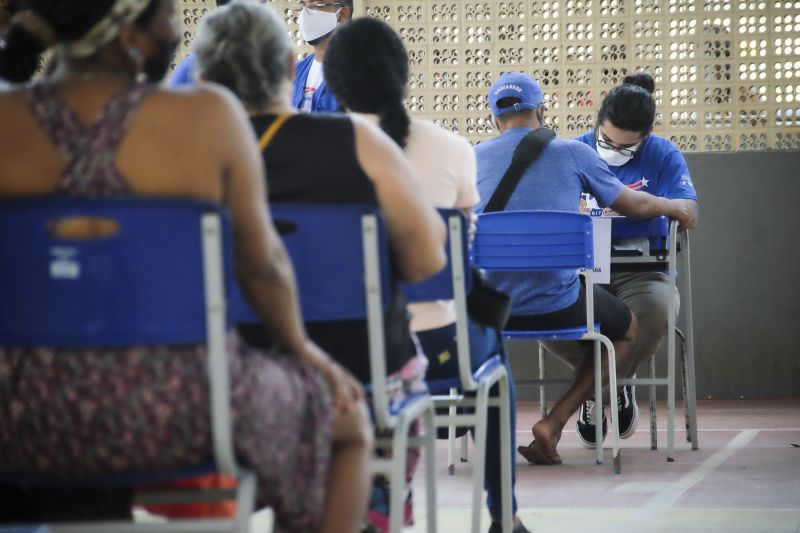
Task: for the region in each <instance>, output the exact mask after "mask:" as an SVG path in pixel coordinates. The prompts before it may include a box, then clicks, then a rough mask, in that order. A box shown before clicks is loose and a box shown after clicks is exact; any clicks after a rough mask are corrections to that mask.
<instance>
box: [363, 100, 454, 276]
mask: <svg viewBox="0 0 800 533" xmlns="http://www.w3.org/2000/svg"><path fill="white" fill-rule="evenodd" d="M351 117H352V120H353V128H354V130H355V138H356V156H357V157H358V162H359V164H360V165H361V168H362V169H363V170H364V173H366V174H367V176H369V177H370V179H371V180H372V182H373V185H374V187H375V193H376V195H377V197H378V205H380V207H381V209H382V210H383V214H384V216H385V217H386V221H387V229H388V233H389V242H390V243H391V245H392V249H393V250H394V251H395V254H396V258H397V263H398V267H399V269H400V272H399V274H400V276H401V278H402V279H403V280H405V281H421V280H423V279H426V278H428V277H430V276H432V275H433V274H435V273H437V272H439V271H440V270H441V269H442V268H444V266H445V262H446V257H445V254H444V242H445V228H444V223H443V222H442V219H441V217H440V216H439V214H438V213H437V212H436V210H435V209H434V207H433V205H432V204H431V203H430V202H429V201H428V200H427V199H426V198H425V197H424V196H423V195H422V194H421V193H420V185H419V181H418V178H417V176H416V175H415V174H414V170H413V169H412V167H411V163H410V162H409V161H408V159H407V158H406V156H405V155H404V154H403V152H402V151H401V150H400V148H399V147H398V146H397V144H395V142H394V141H392V140H391V139H390V138H389V137H388V136H387V135H386V134H385V133H383V132H382V131H381V130H380V129H379V128H378V127H377V126H375V125H374V124H372V123H371V122H369V120H368V119H366V118H363V117H359V116H357V115H351Z"/></svg>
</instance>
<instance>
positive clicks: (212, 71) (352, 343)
mask: <svg viewBox="0 0 800 533" xmlns="http://www.w3.org/2000/svg"><path fill="white" fill-rule="evenodd" d="M194 53H195V55H196V57H197V67H198V70H197V72H198V76H199V77H200V78H201V79H203V80H207V81H213V82H217V83H221V84H222V85H225V86H227V87H228V88H229V89H231V90H232V91H233V92H234V93H236V94H237V95H238V96H239V98H240V99H241V100H242V102H243V103H244V105H245V107H246V108H247V110H248V111H249V113H250V122H251V124H252V126H253V129H254V134H255V135H256V136H257V137H258V138H259V139H260V146H261V150H262V155H263V159H264V163H265V165H266V170H267V182H268V184H269V201H271V202H282V201H292V202H317V203H366V204H373V205H378V206H380V208H381V209H382V211H383V214H384V216H385V218H386V221H387V226H388V229H389V240H390V246H391V249H392V253H393V259H394V261H393V263H394V265H395V268H396V270H397V277H398V278H400V279H404V280H409V281H416V280H421V279H424V278H426V277H428V276H430V275H432V274H434V273H436V272H437V271H439V270H440V269H441V268H442V267H443V266H444V260H445V258H444V253H443V245H444V225H443V224H442V222H441V219H440V218H439V215H438V214H437V213H436V211H435V210H434V209H433V207H432V205H431V204H430V203H429V202H428V201H427V200H426V199H425V198H424V197H422V196H421V195H420V194H419V193H418V191H419V188H420V184H419V180H418V178H417V176H416V174H415V173H414V170H413V168H412V167H411V164H410V162H409V161H408V159H407V158H406V157H405V156H404V154H403V153H402V151H401V150H400V149H399V147H398V146H397V145H396V144H395V143H394V142H393V141H392V140H391V139H390V138H389V137H388V136H387V135H385V134H384V133H383V132H382V131H381V130H380V128H379V127H378V126H376V125H375V124H373V123H371V122H370V121H369V120H367V119H365V118H363V117H358V116H350V115H345V114H304V113H298V112H297V110H296V109H295V108H294V107H293V106H292V103H291V95H292V80H293V78H294V69H295V53H296V52H295V49H294V46H293V45H292V42H291V40H290V38H289V33H288V30H287V29H286V26H285V25H284V24H283V21H282V20H280V18H279V17H278V16H277V15H276V13H275V12H274V11H273V10H272V9H271V8H270V7H268V6H265V5H262V4H260V3H258V2H252V1H245V0H234V1H233V2H231V3H230V4H228V5H227V6H225V7H223V8H220V9H218V10H216V11H214V12H213V13H211V14H210V15H208V16H207V17H206V18H205V19H204V20H203V22H202V23H201V26H200V28H199V31H198V34H197V39H196V41H195V48H194ZM394 289H395V290H394V291H393V298H392V301H391V302H390V304H389V306H388V307H387V310H386V311H385V320H384V323H385V334H386V353H387V355H386V358H387V361H386V366H387V373H388V374H390V375H389V378H390V379H391V380H393V381H394V382H396V384H397V387H394V388H395V389H396V390H397V392H398V396H400V397H402V395H404V394H409V393H412V392H416V391H418V390H424V389H425V387H426V386H425V383H424V376H425V370H426V368H427V360H426V359H425V356H424V355H422V353H421V351H420V350H419V349H418V344H417V342H416V339H415V338H414V337H413V335H412V333H411V330H410V328H409V323H408V317H407V314H406V309H405V300H404V299H403V297H402V293H401V291H400V290H399V288H398V287H394ZM306 329H307V330H308V332H309V335H310V336H311V338H312V339H313V340H314V342H317V343H318V344H319V345H320V346H321V347H322V348H323V349H324V350H326V351H327V352H328V353H330V354H331V356H332V357H333V358H334V359H335V360H337V361H338V362H339V363H341V364H342V365H343V366H344V367H345V368H347V369H348V370H350V371H351V372H352V373H353V374H354V375H355V377H356V378H357V379H358V380H360V381H361V382H362V383H367V382H369V379H370V378H369V376H370V365H369V347H368V341H367V328H366V323H365V321H363V320H350V321H337V322H328V323H322V324H320V323H314V324H306ZM240 331H241V332H242V334H243V336H244V337H245V338H246V339H247V340H248V342H251V343H254V344H256V345H257V346H264V345H265V343H267V342H268V339H267V338H266V336H265V335H264V333H263V331H261V328H260V327H255V328H251V327H240ZM396 399H399V398H396Z"/></svg>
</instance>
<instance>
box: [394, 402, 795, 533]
mask: <svg viewBox="0 0 800 533" xmlns="http://www.w3.org/2000/svg"><path fill="white" fill-rule="evenodd" d="M640 407H641V408H642V409H641V413H642V420H641V423H640V425H639V430H638V431H637V432H636V434H635V435H634V436H633V437H632V438H630V439H628V440H625V441H622V443H623V448H622V459H623V461H622V474H621V475H614V474H613V473H612V471H611V465H610V462H608V461H607V464H605V465H596V464H595V462H594V451H592V450H585V449H583V448H581V447H580V445H579V443H578V441H577V438H576V436H575V433H574V431H565V433H564V437H563V439H562V441H561V443H560V445H559V451H560V454H561V456H562V458H563V460H564V464H563V465H560V466H549V467H542V466H533V465H529V464H527V462H525V460H524V459H522V457H520V456H517V459H518V460H517V490H516V494H517V499H518V503H519V508H520V510H519V516H520V517H521V518H522V520H523V522H524V523H525V524H526V526H527V527H528V528H529V529H530V530H532V531H534V532H536V533H550V532H553V533H555V532H559V533H567V532H576V533H577V532H584V531H586V532H589V531H593V532H597V531H614V532H665V533H666V532H673V531H680V532H681V533H684V532H703V533H705V532H726V533H730V532H786V533H797V532H800V448H798V447H795V446H792V444H797V445H800V401H781V402H754V401H726V402H716V401H715V402H711V401H706V402H699V415H700V418H699V424H698V425H699V428H700V435H699V439H698V440H699V442H700V450H698V451H691V447H690V445H689V444H688V443H686V441H685V432H684V431H683V418H682V408H681V406H680V405H679V406H678V411H677V412H678V415H680V418H678V419H676V427H678V428H680V431H678V432H676V439H675V442H676V462H674V463H667V462H666V452H665V451H664V450H665V447H666V431H665V430H661V431H659V433H658V436H659V446H660V447H662V446H663V447H664V448H663V449H659V450H656V451H651V450H650V437H649V421H648V417H647V412H648V410H647V406H646V404H645V403H642V402H640ZM659 407H660V409H659V413H658V414H659V424H660V426H661V427H662V428H663V427H664V426H665V421H666V418H665V413H664V409H663V405H660V406H659ZM519 411H520V412H519V414H518V417H517V428H518V433H517V437H518V440H519V441H520V442H521V443H523V444H527V443H528V442H529V439H530V431H529V430H528V429H527V428H529V427H530V425H531V424H532V423H533V422H535V421H536V420H537V419H538V405H537V404H530V403H529V404H520V408H519ZM571 427H574V422H572V423H571V424H570V425H568V426H567V428H571ZM437 451H438V456H437V461H438V462H439V464H440V465H441V466H440V467H439V470H440V472H441V473H442V474H441V475H440V476H437V483H438V490H437V499H438V507H439V509H440V512H439V531H440V532H442V533H455V532H465V531H469V525H470V524H469V513H468V512H466V511H468V509H469V503H468V502H469V490H470V478H469V475H470V472H471V468H470V466H469V464H466V465H458V466H457V467H456V475H455V476H447V475H446V474H445V472H446V467H445V465H444V463H446V457H447V456H446V446H445V443H444V442H442V443H440V445H439V446H438V449H437ZM608 452H609V453H607V454H606V457H608V456H609V455H610V449H609V450H608ZM421 481H422V479H421V476H420V479H419V480H418V482H417V485H418V486H419V488H418V489H417V491H416V493H415V494H417V495H418V498H419V501H418V502H417V506H416V507H417V516H418V517H419V520H418V524H417V526H416V527H414V528H413V529H409V530H408V531H414V532H417V531H419V532H422V531H425V527H424V525H425V523H424V516H423V512H424V505H423V504H424V502H423V498H424V490H423V487H422V485H421V483H420V482H421ZM485 520H486V518H485ZM484 524H487V522H486V521H484ZM482 529H483V530H485V529H486V526H484V528H482Z"/></svg>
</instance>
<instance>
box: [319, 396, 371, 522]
mask: <svg viewBox="0 0 800 533" xmlns="http://www.w3.org/2000/svg"><path fill="white" fill-rule="evenodd" d="M371 454H372V425H371V424H370V422H369V415H368V414H367V407H366V405H365V404H364V403H363V402H362V403H360V404H357V405H356V406H355V407H354V408H353V409H351V410H350V411H349V412H347V413H342V412H339V411H335V412H334V420H333V457H332V459H331V469H330V475H329V478H328V486H327V491H326V496H327V498H326V500H325V510H324V512H323V515H322V526H321V528H320V532H321V533H355V532H357V531H360V529H361V527H362V526H363V525H364V516H365V514H366V512H367V501H368V498H369V491H370V488H371V484H372V476H371V474H370V468H369V458H370V456H371Z"/></svg>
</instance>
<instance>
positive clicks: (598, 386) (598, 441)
mask: <svg viewBox="0 0 800 533" xmlns="http://www.w3.org/2000/svg"><path fill="white" fill-rule="evenodd" d="M600 356H601V353H600V341H599V340H595V341H594V442H595V446H594V448H595V461H596V462H597V464H599V465H601V464H603V377H602V360H601V359H600ZM609 372H610V371H609ZM609 390H610V389H609ZM609 396H614V394H610V395H609Z"/></svg>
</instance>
